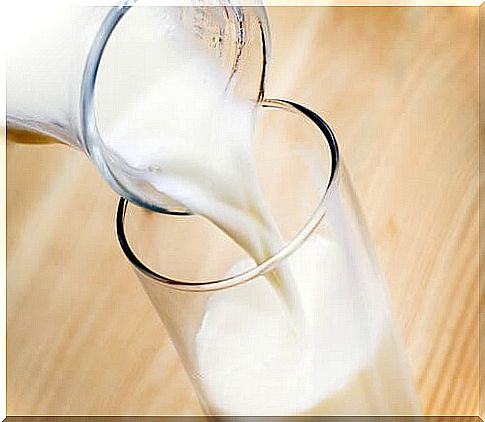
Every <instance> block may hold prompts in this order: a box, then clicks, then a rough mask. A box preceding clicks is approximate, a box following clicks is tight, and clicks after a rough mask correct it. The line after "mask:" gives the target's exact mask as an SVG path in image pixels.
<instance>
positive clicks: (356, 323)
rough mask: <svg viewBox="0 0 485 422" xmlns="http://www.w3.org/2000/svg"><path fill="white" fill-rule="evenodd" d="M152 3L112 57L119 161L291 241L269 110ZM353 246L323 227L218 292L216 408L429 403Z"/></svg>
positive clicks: (110, 142) (210, 366)
mask: <svg viewBox="0 0 485 422" xmlns="http://www.w3.org/2000/svg"><path fill="white" fill-rule="evenodd" d="M150 13H151V12H150V11H148V12H147V13H145V14H144V15H143V19H141V18H140V19H141V20H140V22H139V24H138V25H137V24H136V22H135V24H132V25H131V28H133V31H130V30H129V28H128V29H127V30H125V31H120V32H119V33H115V34H114V36H113V37H112V38H113V39H112V41H110V42H111V43H112V44H111V46H112V47H111V48H108V49H107V50H106V52H105V55H104V57H103V62H102V63H101V67H100V73H99V76H98V85H97V91H96V97H97V117H98V125H99V129H100V133H101V135H102V138H103V140H104V142H105V147H106V150H107V152H108V154H109V156H110V160H111V162H112V165H116V166H119V167H123V168H124V171H126V172H127V173H128V174H130V175H131V177H132V178H136V179H137V180H139V181H142V182H143V183H148V184H149V185H150V186H151V187H152V188H153V189H155V190H156V191H158V192H160V193H163V194H165V195H168V196H169V197H171V198H173V199H175V200H176V201H177V202H179V203H181V204H183V205H184V206H185V207H186V208H188V209H189V210H190V211H192V212H193V213H196V214H200V215H202V216H204V217H206V218H207V219H209V220H210V221H212V222H213V223H214V224H215V225H217V226H218V227H219V228H220V229H221V230H223V231H224V232H225V233H226V234H227V235H228V236H229V237H231V238H232V239H233V240H234V241H235V242H237V243H238V244H239V245H240V246H241V247H242V248H243V249H244V250H245V251H246V252H247V254H248V255H249V256H250V257H251V262H253V263H254V262H255V263H260V262H262V261H263V260H265V259H266V258H268V257H270V256H272V255H273V254H275V253H276V252H277V251H278V250H279V249H280V248H281V247H282V245H283V241H282V238H281V235H280V233H279V230H278V227H277V225H276V224H275V222H274V220H273V218H272V216H271V214H270V212H269V211H268V209H267V207H266V205H265V203H264V201H263V197H262V194H261V192H260V188H259V186H258V180H257V176H256V170H255V164H254V158H253V155H252V146H251V138H252V135H253V130H254V125H255V121H256V119H257V113H258V111H257V109H256V107H255V106H254V104H251V103H249V102H247V101H244V100H243V99H241V98H238V97H237V96H236V94H234V92H233V90H232V87H231V86H227V81H228V78H227V75H226V74H224V73H223V71H222V70H221V69H220V68H218V67H217V65H216V64H215V62H214V61H213V59H212V58H210V57H207V56H206V55H205V54H204V53H203V52H202V51H200V50H199V49H197V48H195V47H194V45H193V43H192V41H191V40H189V39H187V37H186V36H185V35H184V33H183V32H181V31H179V30H178V28H177V24H176V21H175V20H174V19H173V16H172V15H171V14H170V13H168V12H167V13H159V12H157V13H153V15H150ZM133 19H136V17H134V18H133ZM146 19H155V20H157V21H160V22H162V23H163V25H160V27H161V30H160V31H161V32H160V33H158V34H154V33H153V32H150V31H140V28H142V27H143V25H144V24H146ZM117 43H118V44H117ZM117 45H118V46H119V48H116V46H117ZM140 46H143V48H142V49H141V48H140ZM148 58H149V61H147V60H148ZM157 60H158V62H157ZM110 66H116V67H117V68H119V69H122V70H123V71H122V72H116V68H110ZM113 75H119V78H120V79H119V80H118V79H117V78H116V77H115V78H113ZM127 75H128V76H129V75H132V78H131V79H129V83H126V82H127V80H126V79H123V78H126V77H127ZM120 88H121V89H120ZM344 255H345V253H344V251H342V250H341V249H340V246H339V242H338V241H337V240H336V238H335V234H334V233H332V232H331V231H330V230H329V231H327V232H325V233H320V234H318V235H313V236H312V237H311V238H310V239H308V240H307V241H306V242H305V243H304V244H303V246H302V247H301V248H300V249H299V250H298V251H297V252H296V253H294V254H293V256H292V257H291V258H290V259H289V264H280V265H279V266H278V268H277V269H276V270H274V271H273V272H270V273H269V274H267V276H266V278H265V279H264V280H254V281H252V282H250V283H247V284H244V285H242V286H239V287H233V288H231V289H228V290H225V291H221V292H217V293H215V294H214V295H213V296H212V297H211V298H210V300H209V301H208V303H207V306H206V310H205V315H204V318H203V322H202V324H201V326H200V328H199V332H198V334H197V336H196V339H195V353H196V357H195V360H196V365H197V370H198V373H199V375H200V376H199V379H200V382H201V385H202V388H203V390H204V396H205V401H206V403H205V406H206V407H207V408H208V410H209V411H210V412H212V413H220V414H243V415H248V414H258V415H260V414H261V415H262V414H268V415H271V414H312V413H320V412H323V413H346V412H348V413H357V414H359V413H360V414H362V413H364V414H365V413H371V414H373V413H379V412H382V413H392V412H394V411H395V412H397V413H410V412H412V411H413V410H415V409H416V407H415V403H414V401H413V400H414V399H413V394H412V392H411V393H410V394H404V393H403V386H402V385H401V382H402V379H403V378H402V377H401V375H400V374H397V375H396V371H400V370H401V369H400V368H401V366H400V365H399V364H397V365H396V364H395V356H396V355H394V353H395V352H396V350H393V347H394V346H393V345H395V342H394V341H393V339H392V329H391V327H390V326H389V325H388V323H387V320H386V319H385V318H384V317H382V318H380V317H379V312H376V315H377V317H376V318H374V320H373V321H372V326H365V327H364V328H365V329H363V326H362V322H361V320H360V319H361V314H360V313H359V312H356V311H355V309H356V308H358V306H359V305H358V300H359V298H358V297H354V296H352V294H349V291H350V292H351V291H352V287H351V286H350V287H349V283H352V282H353V279H352V276H351V274H349V272H348V268H347V267H346V261H345V260H344V259H343V256H344ZM245 265H250V263H247V262H246V263H241V264H239V266H238V267H237V268H233V272H238V271H240V270H241V269H242V268H244V266H245ZM356 265H358V263H357V264H356ZM357 290H358V288H357ZM369 294H370V295H371V296H372V295H373V294H374V292H372V291H370V292H369ZM375 294H376V295H380V292H378V291H376V292H375ZM181 311H183V310H181ZM362 336H366V338H365V339H363V338H362ZM389 353H393V355H392V358H391V361H392V364H388V359H386V357H388V356H390V355H389ZM404 388H405V387H404Z"/></svg>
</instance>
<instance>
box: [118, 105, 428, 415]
mask: <svg viewBox="0 0 485 422" xmlns="http://www.w3.org/2000/svg"><path fill="white" fill-rule="evenodd" d="M261 106H262V110H261V114H260V119H259V121H258V124H257V130H256V135H255V137H254V143H253V147H254V150H255V160H256V162H257V165H258V177H259V182H260V185H261V187H262V190H263V193H264V197H265V202H266V204H267V205H269V208H270V210H271V213H272V214H273V216H274V217H275V220H276V222H277V225H278V227H279V230H280V231H281V233H282V235H283V237H284V239H285V243H284V244H283V246H282V248H281V249H280V250H279V251H278V252H277V253H276V254H274V255H273V256H271V257H270V258H268V259H267V260H265V261H264V262H262V263H260V264H259V265H257V264H256V263H255V262H254V261H251V260H249V259H248V258H247V255H245V254H244V252H242V250H241V249H239V248H237V247H236V246H235V244H234V242H232V241H231V240H230V239H229V238H228V237H227V236H224V235H223V234H222V232H220V231H218V230H217V229H216V228H215V226H213V225H210V224H209V223H207V221H206V220H204V219H203V218H200V217H198V216H186V217H174V216H167V215H161V214H157V213H153V212H150V211H147V210H143V209H140V208H138V207H136V206H132V205H130V204H128V202H127V201H126V200H124V199H121V200H120V203H119V206H118V210H117V217H116V219H117V233H118V240H119V243H120V245H121V248H122V249H123V252H124V254H125V256H126V258H127V259H128V260H129V261H130V263H131V264H132V266H133V267H134V269H135V272H136V274H137V275H138V278H139V280H140V281H141V283H142V285H143V287H144V289H145V291H146V292H147V294H148V296H149V298H150V300H151V302H152V304H153V306H154V307H155V309H156V311H157V312H158V314H159V316H160V318H161V319H162V321H163V323H164V325H165V326H166V328H167V330H168V333H169V335H170V337H171V339H172V341H173V344H174V345H175V347H176V349H177V352H178V354H179V356H180V358H181V360H182V363H183V365H184V367H185V369H186V372H187V373H188V375H189V377H190V379H191V381H192V383H193V385H194V388H195V391H196V392H197V395H198V398H199V400H200V403H201V405H202V408H203V409H204V411H205V412H206V413H207V414H208V415H246V416H248V415H256V416H259V415H271V416H277V415H419V414H420V408H419V403H418V399H417V396H416V392H415V388H414V384H413V381H412V377H411V375H410V370H409V368H408V364H407V361H406V358H405V357H404V354H403V346H402V344H401V340H400V337H399V334H398V330H397V329H396V327H395V324H394V321H393V317H392V312H391V310H390V304H389V298H388V295H387V291H386V288H385V284H384V282H383V279H382V275H381V273H380V271H379V268H378V265H377V262H376V259H375V257H374V253H373V250H372V247H371V245H370V242H369V238H368V235H367V232H366V228H365V223H364V221H363V218H362V214H361V212H360V210H359V207H358V204H357V201H356V199H355V196H354V193H353V190H352V187H351V184H350V181H349V179H348V175H347V174H346V171H345V168H344V167H343V165H342V163H341V161H340V157H339V150H338V144H337V141H336V139H335V136H334V134H333V132H332V130H331V129H330V127H329V126H328V125H327V124H326V123H325V122H324V121H323V120H322V119H321V118H320V117H319V116H318V115H316V114H315V113H313V112H312V111H310V110H308V109H307V108H305V107H303V106H301V105H298V104H296V103H292V102H289V101H281V100H264V101H263V102H262V103H261ZM282 266H286V267H289V268H290V269H291V271H292V273H293V278H294V280H295V282H296V285H297V288H298V292H299V294H300V296H301V298H302V304H303V310H304V315H305V322H304V325H303V326H299V327H297V331H298V333H296V334H295V333H294V331H292V329H291V327H292V324H291V323H290V322H289V318H288V315H287V314H286V313H285V311H284V309H283V308H284V307H282V306H280V300H279V298H278V297H277V295H276V294H275V292H274V290H273V289H272V288H271V287H269V286H270V284H269V282H268V281H267V280H266V279H265V277H264V276H265V275H267V274H268V272H270V271H274V270H277V269H278V268H280V267H282ZM160 394H163V392H160Z"/></svg>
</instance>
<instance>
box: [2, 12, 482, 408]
mask: <svg viewBox="0 0 485 422" xmlns="http://www.w3.org/2000/svg"><path fill="white" fill-rule="evenodd" d="M269 18H270V22H271V27H272V36H273V62H272V68H271V73H270V81H269V89H268V96H269V97H284V98H289V99H295V100H298V101H299V102H302V103H304V104H306V105H308V106H310V107H311V108H313V109H314V110H316V111H318V112H319V113H321V114H322V115H323V116H325V118H326V119H327V120H328V121H329V122H331V123H332V125H333V127H334V129H335V131H336V133H337V135H338V138H339V139H340V142H341V148H342V151H343V156H344V159H345V161H346V164H347V167H348V169H349V170H350V173H351V175H352V176H353V180H354V184H355V187H356V190H357V192H358V195H359V197H360V200H361V202H362V205H363V208H364V210H365V214H366V217H367V220H368V223H369V226H370V231H371V235H372V238H373V241H374V242H375V244H376V246H377V251H378V256H379V259H380V261H381V265H382V267H383V270H384V272H385V275H386V278H387V281H388V284H389V289H390V291H391V296H392V300H393V304H394V307H395V311H396V317H397V320H398V323H399V325H400V327H401V330H402V333H403V337H404V341H405V345H406V351H407V354H408V356H409V359H410V362H411V366H412V369H413V373H414V377H415V379H416V383H417V386H418V390H419V394H420V397H421V400H422V404H423V408H424V410H425V412H426V413H427V414H462V415H464V414H469V415H471V414H477V412H478V378H479V370H478V256H479V254H478V130H479V124H478V8H472V7H468V8H400V7H398V8H298V7H291V8H290V7H288V8H287V7H284V8H283V7H280V8H271V9H270V10H269ZM7 155H8V157H7V159H8V185H7V187H8V191H7V194H8V209H7V212H8V233H7V237H8V239H7V241H8V243H7V247H8V250H7V258H8V268H7V270H8V292H7V293H8V314H7V323H8V350H7V352H8V367H7V369H8V413H9V414H187V413H192V414H193V413H199V412H200V408H199V406H198V404H197V401H196V399H195V396H194V394H193V392H192V389H191V386H190V384H189V381H188V379H187V377H186V375H185V374H184V372H183V370H182V367H181V365H180V363H179V361H178V358H177V356H176V353H175V351H174V349H173V347H172V345H171V343H170V342H169V340H168V338H167V336H166V332H165V329H164V327H163V325H162V324H161V322H160V321H159V320H158V317H157V315H156V313H155V311H154V310H153V308H152V307H151V305H150V303H149V300H148V298H147V296H146V295H145V293H144V292H143V290H142V288H141V286H140V284H139V283H138V281H137V280H136V278H135V275H134V274H133V272H132V270H131V269H130V267H129V266H128V264H127V262H126V261H125V259H124V258H123V256H122V254H121V252H120V250H119V248H118V245H117V243H116V239H115V235H114V228H113V227H114V226H113V216H114V211H115V204H116V196H115V195H114V194H113V193H112V192H111V191H110V190H109V188H107V186H106V185H105V184H104V183H103V181H102V180H101V178H100V176H99V175H98V174H97V173H96V171H95V169H94V167H93V166H92V165H91V164H90V163H89V162H88V161H87V160H86V159H85V158H84V157H83V156H82V155H81V154H79V153H78V152H75V151H73V150H69V149H68V148H66V147H62V146H59V145H57V146H42V147H32V146H23V145H15V144H9V145H8V151H7Z"/></svg>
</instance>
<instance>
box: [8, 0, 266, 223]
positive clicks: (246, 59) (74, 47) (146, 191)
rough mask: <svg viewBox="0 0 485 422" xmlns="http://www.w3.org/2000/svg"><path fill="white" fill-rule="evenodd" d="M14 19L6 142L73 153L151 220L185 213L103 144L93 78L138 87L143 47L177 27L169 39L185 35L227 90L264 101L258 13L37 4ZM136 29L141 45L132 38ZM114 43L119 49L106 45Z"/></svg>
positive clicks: (227, 7)
mask: <svg viewBox="0 0 485 422" xmlns="http://www.w3.org/2000/svg"><path fill="white" fill-rule="evenodd" d="M214 4H219V5H214ZM13 14H14V15H13V16H10V17H9V20H10V21H11V22H12V27H11V28H10V29H9V33H10V34H11V39H12V40H13V41H12V42H11V43H10V45H9V50H8V52H7V131H8V138H9V139H10V140H14V141H17V142H28V143H45V142H60V143H63V144H66V145H69V146H71V147H74V148H76V149H78V150H80V151H82V152H84V153H85V154H86V155H87V156H88V158H89V159H90V160H91V161H92V162H93V163H94V164H95V165H96V167H97V168H98V171H99V172H100V173H101V175H102V176H103V178H104V179H105V180H106V181H107V182H108V183H109V184H110V186H111V187H112V189H113V190H114V191H116V192H117V193H119V194H120V195H121V196H123V197H124V198H127V199H128V200H130V201H131V202H133V203H135V204H137V205H140V206H142V207H144V208H148V209H152V210H154V211H158V212H164V213H169V214H187V213H189V212H188V210H187V209H185V208H184V207H183V206H182V205H181V204H179V203H177V201H175V200H173V199H172V198H170V197H169V196H167V195H164V194H163V193H161V192H155V191H154V189H153V187H151V186H150V185H148V184H147V183H146V182H143V181H142V180H141V178H139V177H137V174H136V172H132V171H130V168H129V166H128V165H123V163H121V164H120V162H119V159H117V158H116V157H114V155H113V153H112V152H111V151H110V149H109V148H108V147H107V146H106V144H105V142H103V136H102V134H101V133H100V131H99V128H98V117H99V116H98V110H97V107H96V97H97V93H98V85H97V82H98V79H99V77H100V75H101V76H102V77H103V78H105V79H106V78H107V79H110V80H113V79H116V78H120V77H125V78H134V79H138V82H139V83H141V84H143V75H142V74H139V73H140V69H143V67H150V66H151V65H152V59H153V57H150V55H149V54H137V52H140V51H141V52H143V49H144V48H145V44H144V43H145V42H146V40H148V41H149V42H151V43H152V44H153V43H157V42H158V43H163V42H165V41H166V40H167V39H170V38H171V37H175V36H177V35H174V33H175V32H174V31H172V30H171V28H170V25H173V22H175V24H176V25H177V26H178V27H179V29H180V28H181V29H182V31H178V32H177V33H183V35H184V37H186V38H187V39H189V41H190V45H191V46H193V48H194V50H197V49H198V50H204V51H205V53H207V54H208V55H210V56H211V57H212V59H213V61H215V62H216V63H217V64H218V66H219V67H220V68H221V70H222V71H223V72H224V75H225V77H226V79H227V84H226V86H227V87H231V89H234V90H235V91H236V92H237V94H238V95H240V96H241V97H242V98H244V99H247V100H250V101H252V102H254V103H255V104H256V103H258V102H260V101H261V100H262V99H263V97H264V89H265V82H266V75H267V66H268V60H267V59H268V56H269V49H270V46H269V29H268V23H267V18H266V14H265V10H264V8H263V7H262V6H250V7H249V6H239V5H238V3H237V2H233V1H231V2H229V1H225V0H220V2H215V3H214V2H211V5H210V6H207V5H204V2H200V1H195V0H194V5H193V6H190V7H175V6H170V7H164V8H163V7H148V6H144V5H143V1H141V2H137V4H136V5H132V2H125V3H123V4H121V5H119V6H116V7H99V6H95V7H59V6H57V7H55V8H48V7H46V6H45V5H44V4H39V6H38V7H31V8H28V9H27V10H26V9H25V8H22V9H21V10H19V11H18V13H16V12H15V11H14V12H13ZM167 17H169V18H170V19H167ZM168 22H170V23H168ZM140 27H142V28H143V33H144V34H145V36H144V38H137V37H132V38H130V36H131V34H133V33H139V32H140V31H139V29H140ZM116 38H118V39H122V40H124V42H115V41H113V39H116ZM126 40H128V41H126ZM249 40H250V41H251V42H249ZM130 44H131V45H130ZM115 50H122V51H121V52H122V54H116V51H115ZM150 51H151V52H153V51H155V54H162V53H157V52H156V49H152V50H150ZM113 53H115V54H113ZM120 58H121V59H120ZM157 59H160V58H159V57H158V58H157ZM116 60H121V61H120V62H119V63H118V62H113V61H116ZM108 61H111V63H107V62H108ZM108 64H109V65H108ZM132 65H133V66H132ZM135 65H136V66H135ZM159 71H160V72H164V69H163V68H161V69H159ZM129 72H131V74H129ZM124 73H125V75H123V74H124ZM125 81H126V79H125ZM228 89H229V88H228ZM163 95H164V93H163V92H160V96H163ZM173 100H174V99H173V98H170V101H173ZM175 100H176V99H175ZM110 101H112V99H110ZM160 142H164V136H163V133H161V134H160Z"/></svg>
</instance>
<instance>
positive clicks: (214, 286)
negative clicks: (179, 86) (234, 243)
mask: <svg viewBox="0 0 485 422" xmlns="http://www.w3.org/2000/svg"><path fill="white" fill-rule="evenodd" d="M260 104H261V106H262V107H263V108H273V109H280V110H284V111H289V112H291V113H296V114H300V115H303V117H304V118H306V119H307V120H309V121H310V122H311V123H313V124H315V125H316V126H317V128H318V130H319V131H320V133H321V134H322V135H323V138H324V139H325V141H326V143H327V146H328V148H329V150H330V157H331V166H330V177H329V180H328V182H327V184H326V186H325V191H324V192H323V193H322V195H321V197H320V199H319V201H318V204H317V206H316V207H315V209H314V210H313V212H312V214H311V216H310V218H309V219H308V220H307V221H306V223H305V225H304V226H303V227H302V228H301V229H300V230H299V231H298V233H297V234H296V235H295V236H294V237H293V238H292V239H290V240H289V241H287V242H285V243H284V244H283V247H282V248H281V249H280V250H279V251H278V252H276V253H275V254H274V255H272V256H271V257H269V258H267V259H266V260H264V261H263V262H261V263H260V264H258V265H256V266H255V267H253V268H250V269H248V270H245V271H243V272H241V273H238V274H235V275H231V276H227V277H224V278H220V279H215V280H207V281H183V280H177V279H174V278H171V277H166V276H164V275H162V274H159V273H158V272H156V271H154V270H152V269H151V268H150V267H148V266H147V265H145V264H144V263H143V262H142V261H141V260H140V259H139V258H138V257H137V255H136V254H135V252H134V251H133V250H132V248H131V246H130V244H129V242H128V239H127V237H126V233H125V227H124V222H125V217H126V210H127V208H128V204H129V201H128V200H127V199H125V198H123V197H121V198H120V200H119V202H118V206H117V209H116V235H117V239H118V243H119V245H120V247H121V250H122V251H123V253H124V255H125V257H126V258H127V259H128V260H129V261H130V263H131V265H133V267H134V268H135V269H136V270H137V271H139V272H140V273H142V274H144V275H145V276H147V277H148V278H149V279H150V280H152V281H154V282H159V283H161V284H162V285H164V286H167V287H170V288H173V289H176V290H183V291H213V290H222V289H226V288H229V287H234V286H238V285H240V284H243V283H246V282H248V281H250V280H252V279H254V278H257V277H260V276H262V275H264V274H265V273H267V272H268V271H271V270H272V269H274V268H275V266H276V265H278V263H279V262H280V261H282V260H284V259H286V258H287V257H288V256H290V255H291V254H292V253H293V252H295V251H296V250H297V249H298V248H299V247H300V246H301V244H302V243H303V242H304V241H305V240H306V239H307V238H308V237H309V236H310V235H311V233H312V232H313V231H314V230H315V228H316V227H317V226H318V225H319V224H320V222H321V221H322V219H323V217H324V216H325V213H326V203H327V198H328V197H329V195H330V194H331V193H332V191H333V190H334V187H335V185H336V183H337V176H338V169H339V161H340V159H339V148H338V143H337V140H336V138H335V135H334V133H333V131H332V129H331V128H330V126H329V125H328V124H327V122H325V120H323V119H322V118H321V117H320V116H319V115H318V114H317V113H315V112H314V111H312V110H310V109H308V108H306V107H304V106H302V105H300V104H298V103H295V102H293V101H288V100H280V99H265V100H263V101H262V102H261V103H260Z"/></svg>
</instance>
